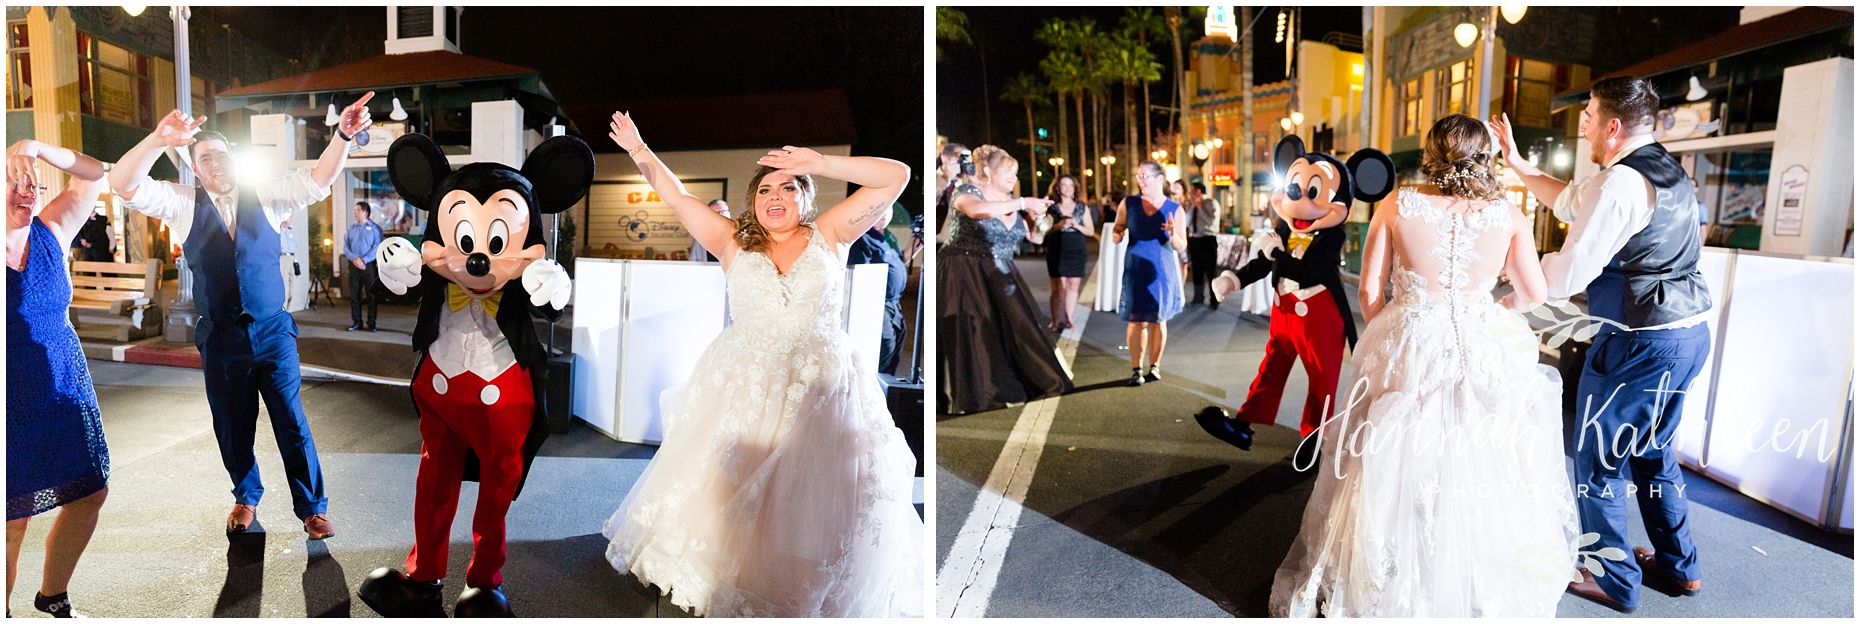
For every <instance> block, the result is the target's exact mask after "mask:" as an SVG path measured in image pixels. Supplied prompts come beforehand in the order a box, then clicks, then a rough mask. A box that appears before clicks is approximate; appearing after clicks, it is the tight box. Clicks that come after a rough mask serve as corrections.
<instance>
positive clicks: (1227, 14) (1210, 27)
mask: <svg viewBox="0 0 1860 624" xmlns="http://www.w3.org/2000/svg"><path fill="white" fill-rule="evenodd" d="M1201 27H1202V30H1204V31H1206V32H1207V33H1208V34H1210V35H1225V36H1226V37H1227V39H1228V40H1229V41H1239V40H1240V27H1239V26H1238V25H1236V24H1235V23H1234V8H1233V7H1230V6H1211V7H1208V17H1207V18H1206V19H1204V20H1202V23H1201Z"/></svg>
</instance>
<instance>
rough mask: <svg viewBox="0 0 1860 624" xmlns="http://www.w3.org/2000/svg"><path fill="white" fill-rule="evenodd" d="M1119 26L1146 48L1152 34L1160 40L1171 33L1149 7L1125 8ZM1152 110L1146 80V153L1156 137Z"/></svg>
mask: <svg viewBox="0 0 1860 624" xmlns="http://www.w3.org/2000/svg"><path fill="white" fill-rule="evenodd" d="M1118 26H1119V27H1120V29H1121V30H1122V31H1123V34H1124V36H1126V37H1133V38H1135V39H1136V40H1137V44H1138V45H1140V46H1143V48H1144V49H1145V50H1147V49H1149V47H1150V37H1151V36H1155V37H1156V38H1157V39H1158V40H1160V39H1161V38H1162V36H1163V35H1166V34H1168V33H1169V24H1168V22H1166V21H1164V20H1163V18H1162V16H1160V15H1157V14H1156V11H1153V10H1151V9H1150V8H1149V7H1135V8H1126V9H1124V17H1123V18H1122V19H1119V20H1118ZM1180 48H1181V46H1177V49H1180ZM1177 66H1178V67H1179V66H1180V64H1179V63H1178V64H1177ZM1160 71H1161V70H1160V68H1159V69H1158V72H1159V73H1158V74H1157V76H1156V79H1157V80H1161V79H1162V75H1161V73H1160ZM1152 110H1153V109H1151V108H1150V81H1147V80H1146V81H1144V82H1143V151H1144V152H1145V153H1148V152H1149V151H1150V141H1154V140H1155V137H1156V135H1155V134H1153V133H1152V132H1151V130H1150V118H1151V117H1154V116H1155V114H1154V113H1153V112H1152Z"/></svg>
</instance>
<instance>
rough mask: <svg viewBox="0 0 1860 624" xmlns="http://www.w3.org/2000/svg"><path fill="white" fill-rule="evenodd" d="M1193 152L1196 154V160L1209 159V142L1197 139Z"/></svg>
mask: <svg viewBox="0 0 1860 624" xmlns="http://www.w3.org/2000/svg"><path fill="white" fill-rule="evenodd" d="M1192 153H1193V154H1194V155H1195V160H1207V159H1208V144H1207V143H1203V142H1200V141H1196V142H1195V147H1194V149H1193V152H1192Z"/></svg>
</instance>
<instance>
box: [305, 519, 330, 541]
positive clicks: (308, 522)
mask: <svg viewBox="0 0 1860 624" xmlns="http://www.w3.org/2000/svg"><path fill="white" fill-rule="evenodd" d="M304 533H306V534H308V535H309V536H310V539H313V540H320V539H323V538H326V537H333V536H335V535H336V525H333V524H330V523H329V516H325V515H323V514H310V517H308V518H304Z"/></svg>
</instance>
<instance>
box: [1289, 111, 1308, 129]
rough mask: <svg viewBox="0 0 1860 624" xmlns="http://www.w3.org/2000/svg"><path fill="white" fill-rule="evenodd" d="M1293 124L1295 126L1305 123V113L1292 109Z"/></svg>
mask: <svg viewBox="0 0 1860 624" xmlns="http://www.w3.org/2000/svg"><path fill="white" fill-rule="evenodd" d="M1292 125H1294V126H1302V125H1305V114H1304V113H1301V112H1298V111H1292Z"/></svg>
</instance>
